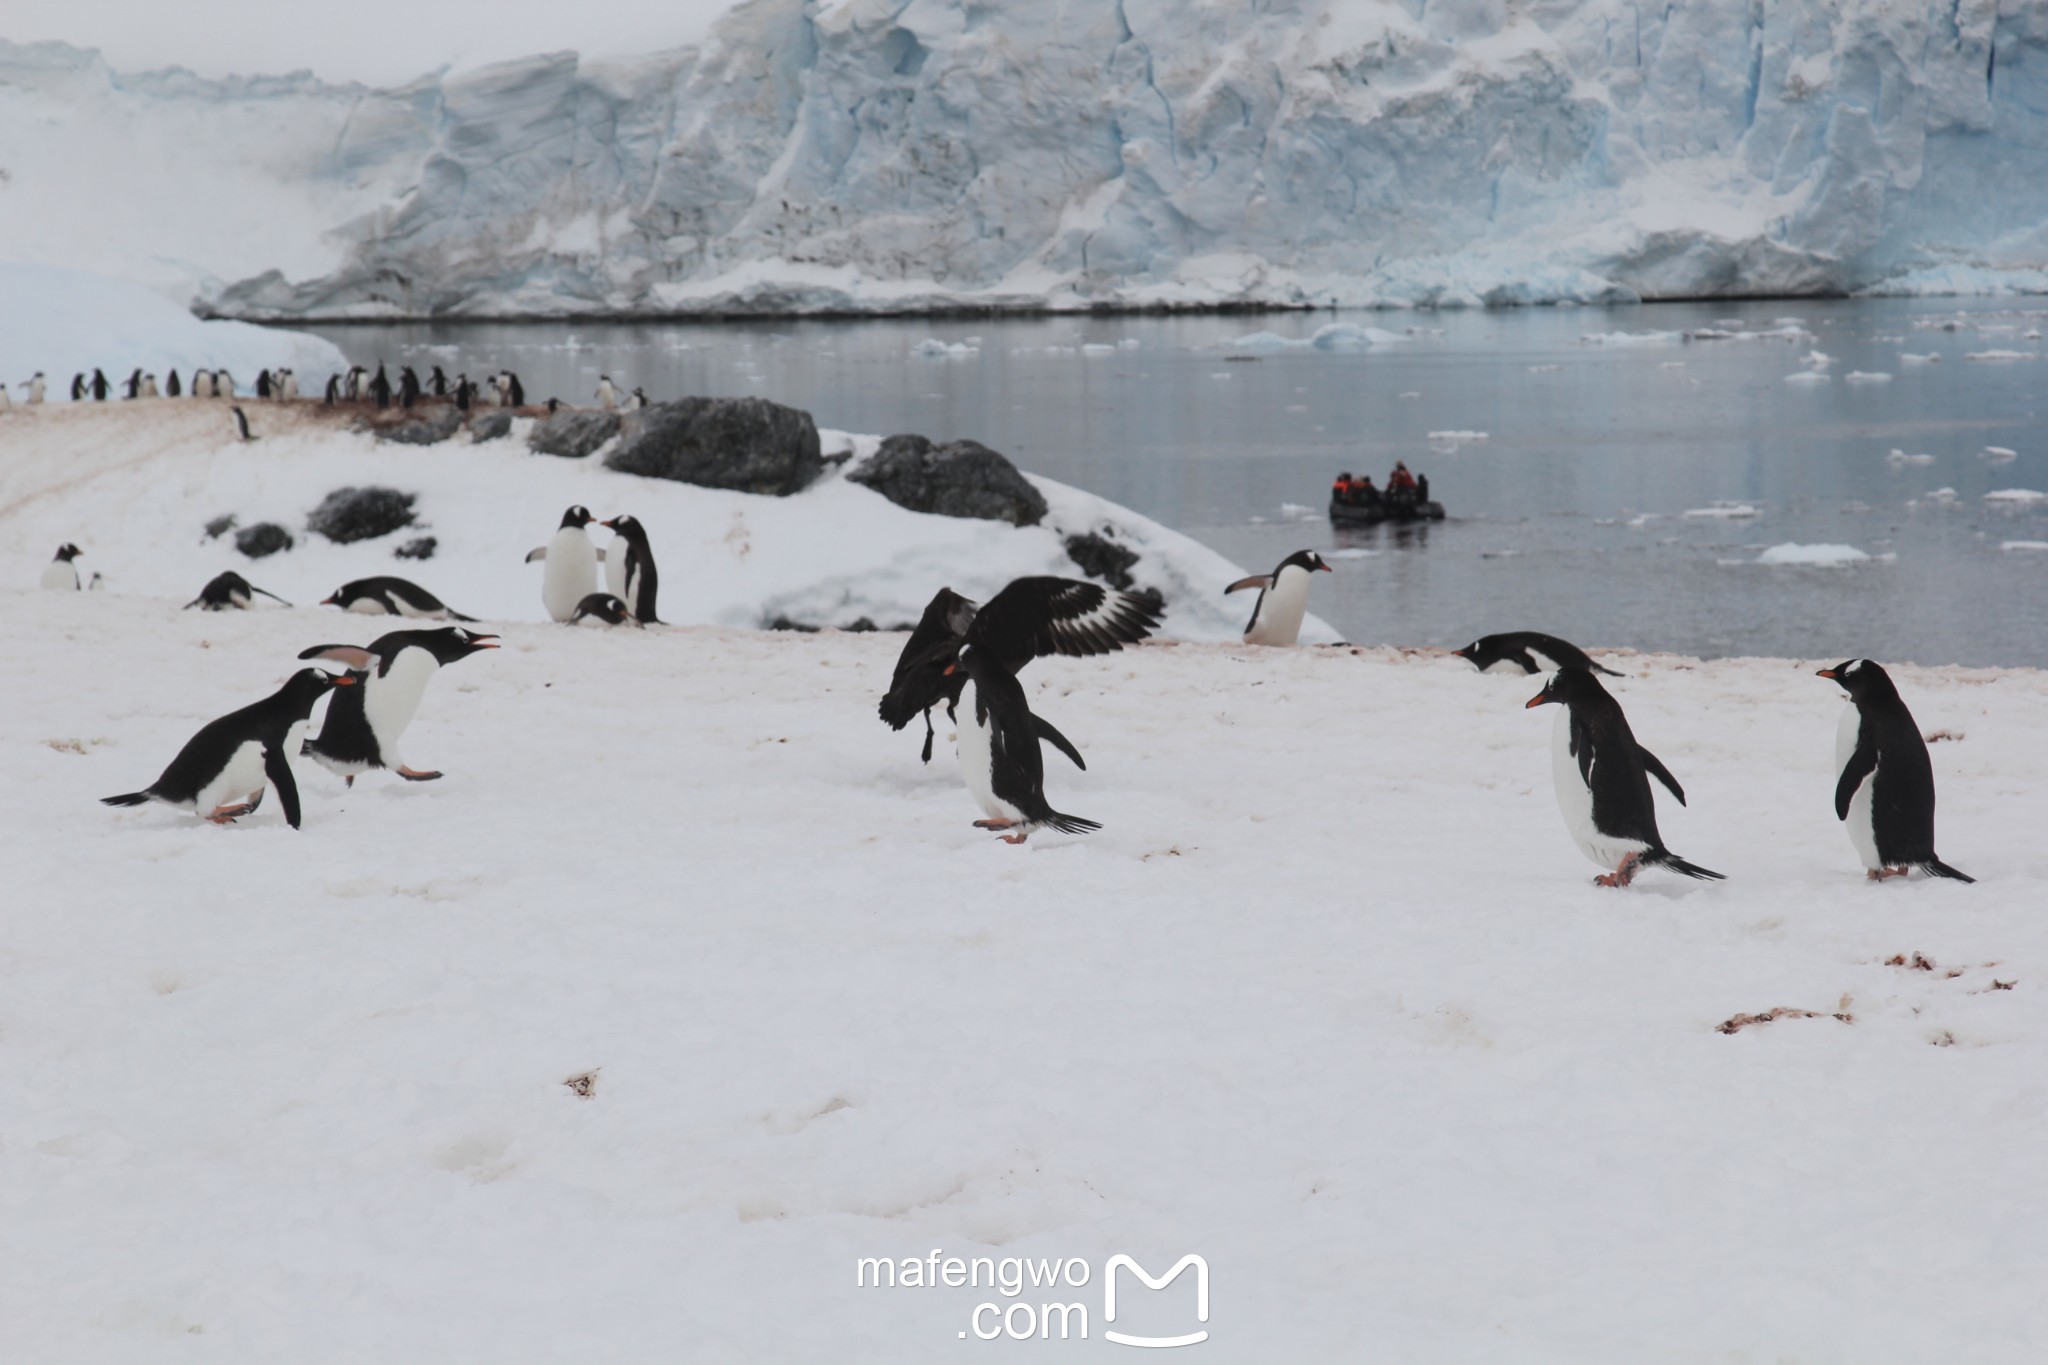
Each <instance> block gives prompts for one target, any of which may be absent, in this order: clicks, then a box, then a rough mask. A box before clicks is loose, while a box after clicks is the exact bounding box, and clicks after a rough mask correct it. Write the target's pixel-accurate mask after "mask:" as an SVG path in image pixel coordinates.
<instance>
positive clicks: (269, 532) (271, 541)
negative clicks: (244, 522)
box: [235, 521, 296, 559]
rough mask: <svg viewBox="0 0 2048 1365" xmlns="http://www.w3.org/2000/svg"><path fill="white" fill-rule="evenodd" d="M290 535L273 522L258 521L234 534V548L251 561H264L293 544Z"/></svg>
mask: <svg viewBox="0 0 2048 1365" xmlns="http://www.w3.org/2000/svg"><path fill="white" fill-rule="evenodd" d="M295 543H296V542H294V541H293V540H292V533H291V532H290V531H287V530H285V529H284V527H282V526H279V525H278V524H277V523H276V522H274V521H259V522H257V523H256V524H255V525H254V526H245V527H243V528H242V529H241V530H239V531H237V532H235V548H236V549H237V550H239V551H241V552H242V553H243V554H245V555H247V556H249V558H251V559H264V558H267V557H268V556H270V555H274V554H277V553H278V552H279V551H282V550H289V549H291V548H292V546H293V544H295Z"/></svg>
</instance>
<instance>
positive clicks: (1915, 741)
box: [1820, 659, 1977, 882]
mask: <svg viewBox="0 0 2048 1365" xmlns="http://www.w3.org/2000/svg"><path fill="white" fill-rule="evenodd" d="M1820 676H1821V677H1823V678H1832V679H1833V680H1834V681H1835V682H1837V683H1839V684H1841V687H1842V690H1843V691H1844V692H1847V693H1848V694H1849V704H1848V705H1847V706H1845V707H1844V708H1842V720H1841V724H1840V725H1839V726H1838V727H1837V728H1836V730H1835V818H1836V819H1837V820H1840V821H1842V822H1844V823H1845V824H1846V825H1848V827H1849V842H1850V843H1852V844H1854V845H1855V846H1856V851H1857V852H1858V853H1860V854H1861V855H1863V866H1864V867H1865V868H1866V869H1867V871H1868V875H1869V877H1870V880H1872V881H1874V882H1880V881H1883V880H1884V879H1885V878H1887V877H1904V876H1907V875H1908V874H1909V873H1911V871H1912V870H1913V869H1914V868H1916V867H1917V868H1919V869H1920V870H1921V871H1922V872H1925V873H1927V874H1928V875H1929V876H1931V877H1952V878H1954V879H1955V880H1956V881H1959V882H1974V881H1975V880H1977V879H1976V878H1975V877H1967V876H1964V875H1963V874H1962V873H1960V872H1958V871H1956V870H1955V869H1954V868H1952V867H1950V866H1949V865H1948V864H1947V863H1945V862H1943V861H1942V860H1941V859H1940V858H1937V857H1936V856H1935V854H1934V764H1933V763H1932V762H1931V761H1930V760H1929V759H1928V757H1927V741H1926V740H1924V739H1922V738H1921V737H1920V727H1919V726H1918V725H1915V724H1914V723H1913V713H1912V712H1911V711H1909V710H1907V709H1906V703H1905V700H1904V699H1903V698H1901V697H1900V696H1899V689H1898V687H1897V686H1896V685H1895V684H1894V683H1893V682H1892V679H1891V675H1890V674H1889V673H1887V672H1885V671H1884V669H1883V668H1881V667H1879V666H1878V665H1877V664H1874V663H1872V662H1871V661H1870V660H1868V659H1849V660H1846V661H1845V662H1842V663H1839V664H1836V665H1835V666H1834V667H1833V668H1823V669H1821V670H1820Z"/></svg>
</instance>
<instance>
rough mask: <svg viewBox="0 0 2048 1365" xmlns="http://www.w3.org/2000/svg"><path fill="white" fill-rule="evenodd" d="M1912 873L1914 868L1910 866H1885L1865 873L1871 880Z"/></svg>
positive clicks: (1879, 880)
mask: <svg viewBox="0 0 2048 1365" xmlns="http://www.w3.org/2000/svg"><path fill="white" fill-rule="evenodd" d="M1912 873H1913V869H1912V868H1910V867H1885V868H1879V869H1877V870H1875V871H1872V872H1866V873H1864V874H1863V875H1864V876H1865V877H1867V878H1869V879H1870V880H1871V881H1874V882H1881V881H1883V880H1885V879H1886V878H1887V877H1909V876H1911V875H1912Z"/></svg>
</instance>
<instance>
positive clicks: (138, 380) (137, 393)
mask: <svg viewBox="0 0 2048 1365" xmlns="http://www.w3.org/2000/svg"><path fill="white" fill-rule="evenodd" d="M121 397H122V398H123V399H126V400H128V401H131V402H132V401H133V400H135V399H137V398H140V397H142V370H141V368H140V367H139V366H138V367H137V368H136V369H135V371H134V372H133V373H132V374H130V375H129V376H128V377H127V378H126V379H124V380H122V381H121Z"/></svg>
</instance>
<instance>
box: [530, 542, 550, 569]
mask: <svg viewBox="0 0 2048 1365" xmlns="http://www.w3.org/2000/svg"><path fill="white" fill-rule="evenodd" d="M547 557H548V547H547V546H545V545H543V546H541V547H540V548H539V549H538V550H535V551H533V552H532V553H531V554H529V555H527V556H526V562H527V563H529V564H531V563H533V562H534V561H535V560H536V559H546V558H547Z"/></svg>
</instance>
